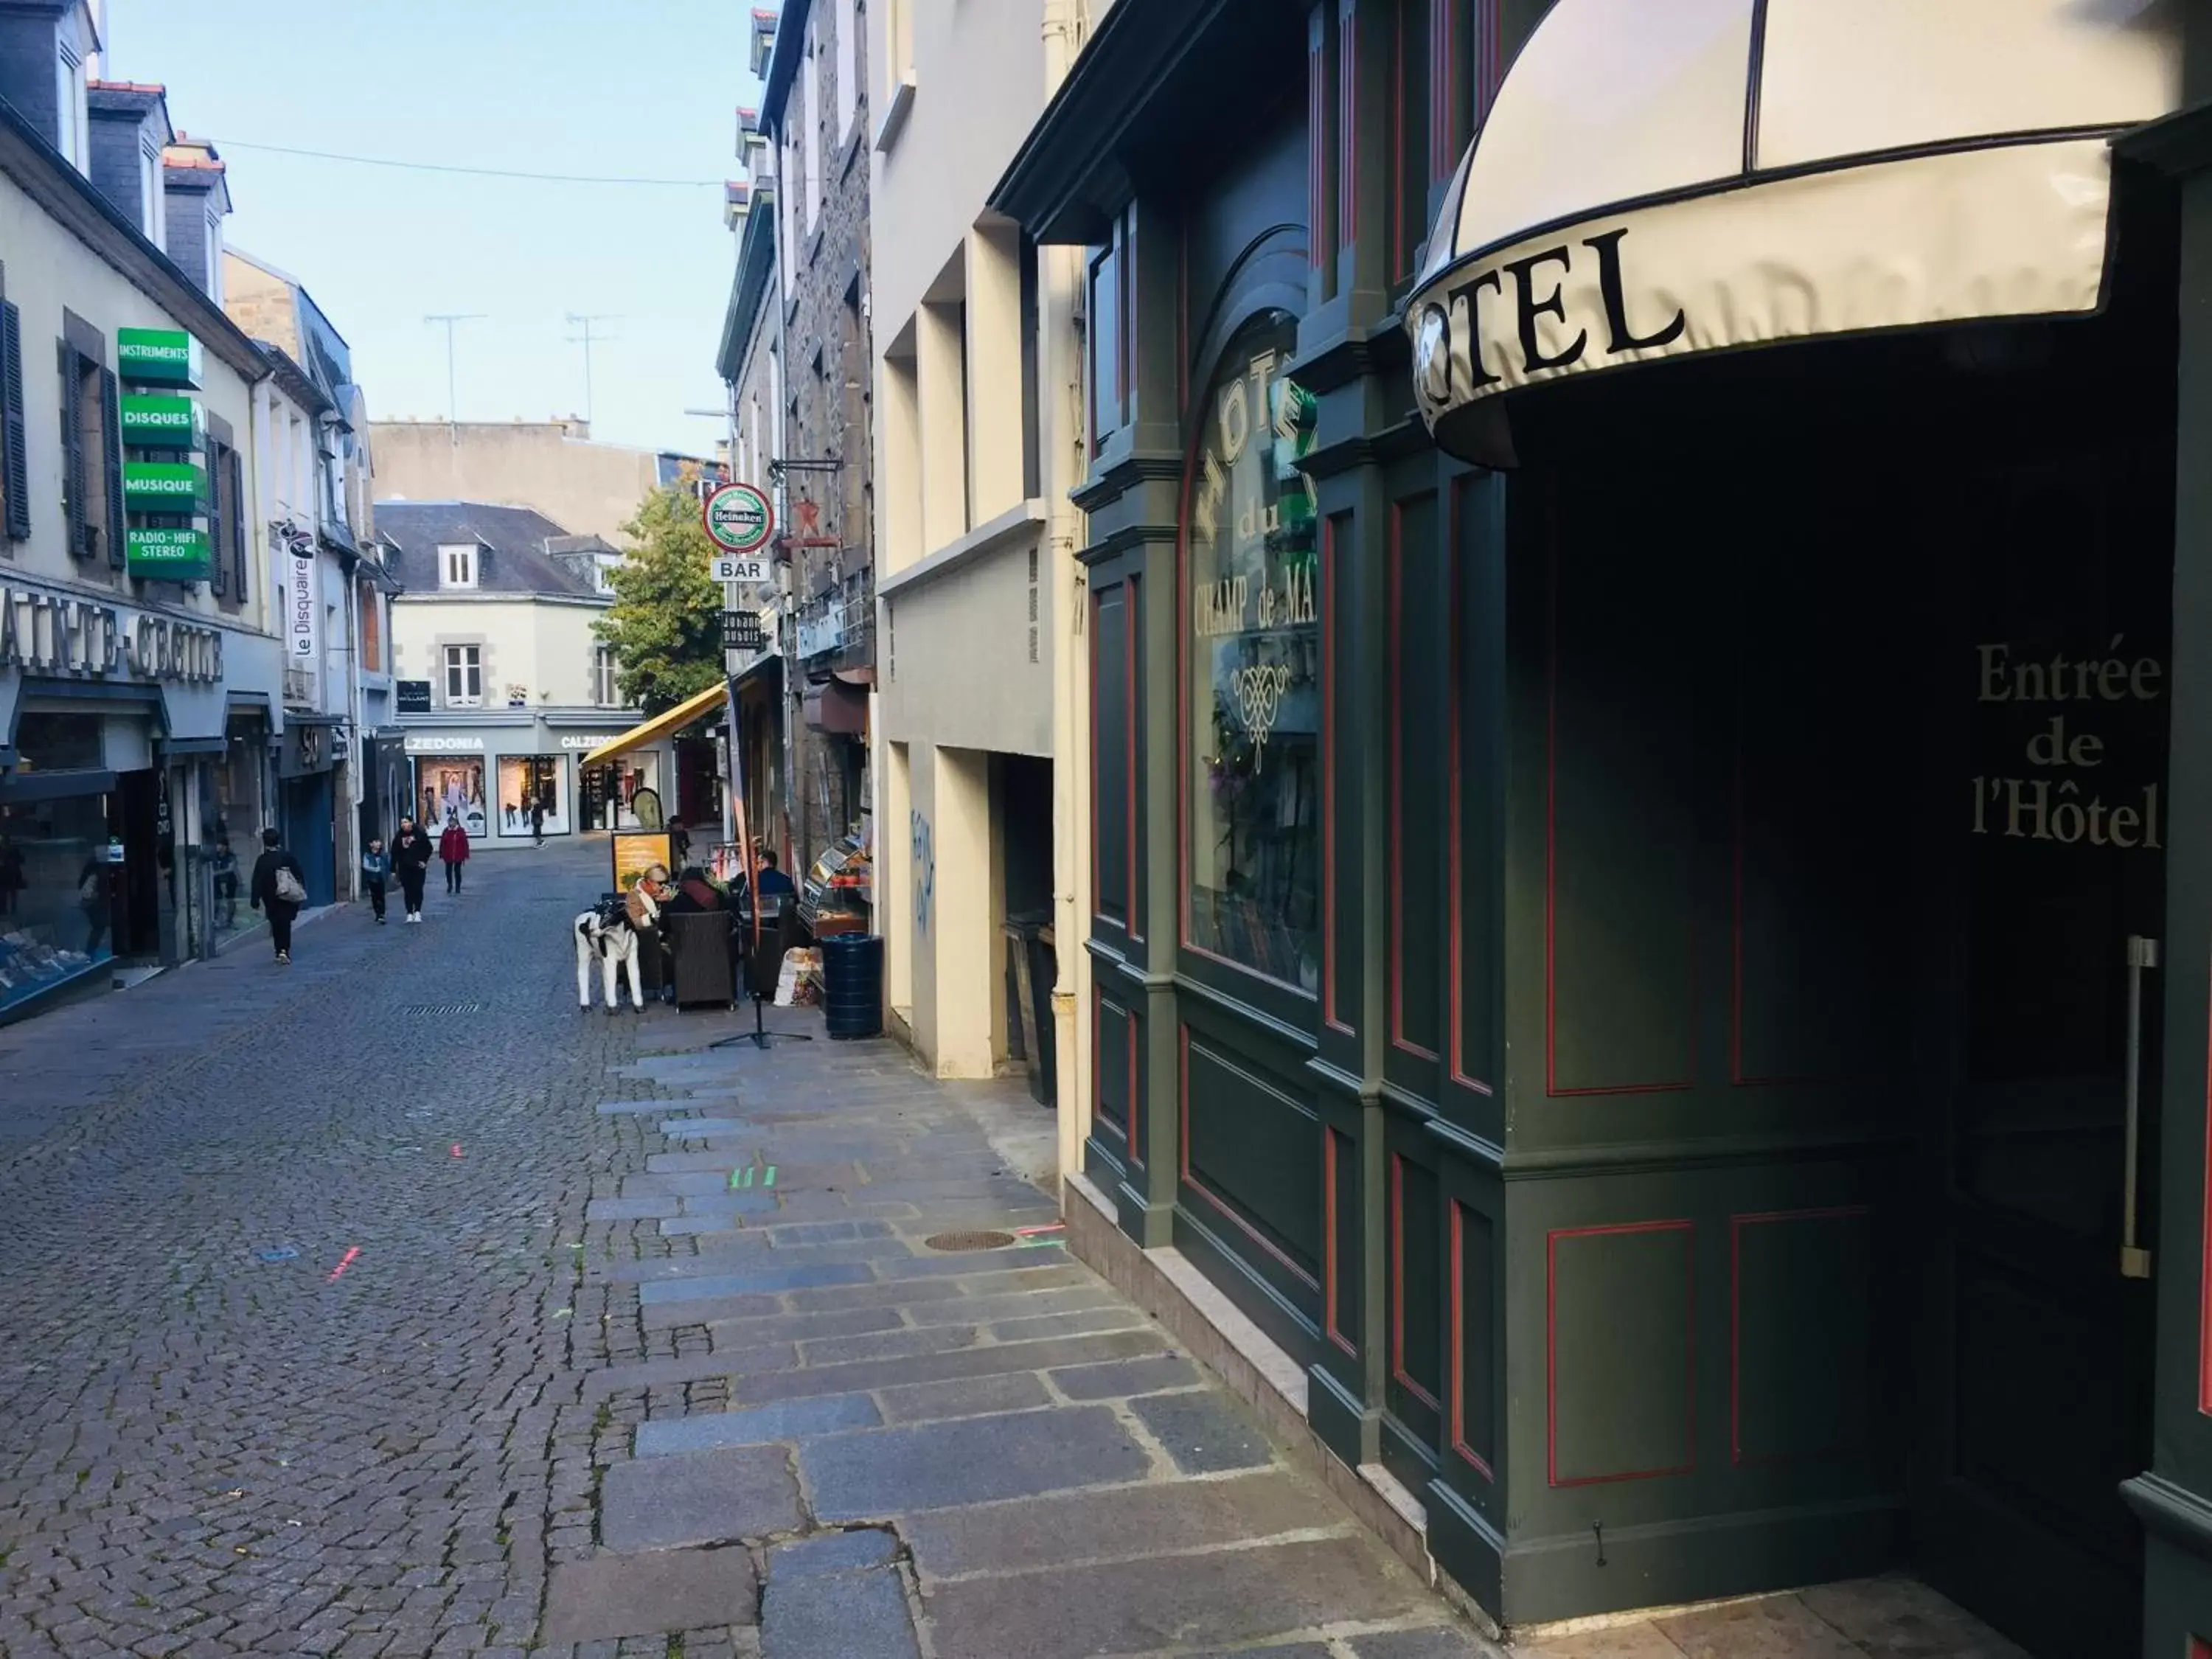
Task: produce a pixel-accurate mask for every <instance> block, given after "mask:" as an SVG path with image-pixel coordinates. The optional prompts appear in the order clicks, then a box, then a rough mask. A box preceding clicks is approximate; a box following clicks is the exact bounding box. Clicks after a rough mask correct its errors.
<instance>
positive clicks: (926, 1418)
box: [876, 1371, 1053, 1423]
mask: <svg viewBox="0 0 2212 1659" xmlns="http://www.w3.org/2000/svg"><path fill="white" fill-rule="evenodd" d="M876 1403H877V1405H878V1407H880V1408H881V1410H882V1412H883V1414H884V1420H885V1421H886V1422H890V1423H927V1422H933V1421H935V1420H936V1419H939V1418H946V1417H987V1416H989V1415H990V1414H991V1413H994V1412H1018V1411H1027V1410H1029V1409H1030V1407H1036V1406H1048V1405H1051V1404H1052V1403H1053V1398H1052V1395H1050V1394H1049V1393H1048V1392H1047V1391H1046V1389H1045V1386H1044V1382H1043V1379H1042V1378H1041V1377H1039V1376H1036V1373H1034V1372H1031V1371H1009V1372H1007V1373H1006V1374H1005V1375H1004V1376H973V1377H962V1378H959V1379H958V1380H957V1381H955V1382H951V1383H908V1384H905V1385H904V1386H902V1387H900V1388H893V1389H878V1390H877V1391H876Z"/></svg>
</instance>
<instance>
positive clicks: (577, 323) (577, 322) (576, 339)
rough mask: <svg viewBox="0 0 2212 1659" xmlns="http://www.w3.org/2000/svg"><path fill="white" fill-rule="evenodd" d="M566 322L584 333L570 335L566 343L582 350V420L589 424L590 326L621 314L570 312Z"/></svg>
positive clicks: (590, 402) (590, 411)
mask: <svg viewBox="0 0 2212 1659" xmlns="http://www.w3.org/2000/svg"><path fill="white" fill-rule="evenodd" d="M621 315H622V313H620V312H618V311H594V312H590V313H580V312H574V311H572V312H570V313H568V322H569V324H570V325H572V326H574V327H579V328H581V329H582V330H583V332H582V333H581V334H580V335H578V334H571V335H570V336H569V337H568V343H569V344H570V345H581V346H582V347H583V348H584V419H585V420H586V422H589V421H590V420H591V418H592V324H593V323H611V322H613V321H614V320H615V319H617V318H618V317H620V316H621ZM609 338H611V336H609V335H605V334H602V335H599V339H600V340H601V341H605V340H607V339H609Z"/></svg>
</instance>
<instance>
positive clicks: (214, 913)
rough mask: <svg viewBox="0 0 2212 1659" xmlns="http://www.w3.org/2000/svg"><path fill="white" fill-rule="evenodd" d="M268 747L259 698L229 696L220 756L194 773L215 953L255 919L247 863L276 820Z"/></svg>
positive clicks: (250, 866)
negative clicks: (198, 800) (199, 790)
mask: <svg viewBox="0 0 2212 1659" xmlns="http://www.w3.org/2000/svg"><path fill="white" fill-rule="evenodd" d="M271 748H272V742H271V739H270V717H269V707H268V703H267V702H266V700H265V697H264V699H262V700H256V699H254V698H252V697H250V696H241V695H240V694H236V693H234V694H233V695H232V696H231V698H230V700H229V705H228V711H227V718H226V720H225V725H224V732H223V742H222V752H221V753H220V754H217V755H211V756H210V757H208V761H207V763H206V765H205V766H204V767H203V768H202V769H201V770H200V787H201V797H200V826H201V831H200V835H201V841H200V844H201V846H202V847H203V848H204V849H205V851H204V862H205V864H206V866H207V886H206V903H207V905H208V917H209V923H208V927H209V932H210V934H211V936H212V939H213V943H214V945H215V946H216V949H218V950H220V949H221V948H222V946H223V945H225V944H227V943H228V942H229V940H230V939H233V938H234V937H235V936H236V935H237V934H238V933H240V932H243V931H245V930H246V929H249V928H252V927H257V926H258V925H259V924H260V921H261V918H260V916H259V915H258V913H257V912H255V911H254V910H253V909H252V907H251V906H250V904H249V903H248V902H247V901H248V900H249V899H250V898H251V897H252V894H251V893H249V892H248V891H247V886H248V884H249V880H250V878H251V877H252V873H253V861H254V860H255V859H257V858H258V857H259V856H260V855H261V831H262V830H263V829H264V828H265V827H267V826H269V825H270V824H274V823H276V815H275V813H274V812H273V811H271V806H272V804H273V802H274V801H275V799H276V794H275V792H274V787H273V783H272V781H271V778H270V771H271V764H270V763H271V755H270V750H271Z"/></svg>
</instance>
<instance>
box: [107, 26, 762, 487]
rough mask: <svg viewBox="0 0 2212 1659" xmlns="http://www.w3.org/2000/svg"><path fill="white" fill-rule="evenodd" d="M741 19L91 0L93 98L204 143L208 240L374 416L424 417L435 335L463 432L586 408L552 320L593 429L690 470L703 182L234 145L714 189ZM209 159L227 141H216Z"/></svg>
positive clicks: (724, 280) (704, 352)
mask: <svg viewBox="0 0 2212 1659" xmlns="http://www.w3.org/2000/svg"><path fill="white" fill-rule="evenodd" d="M748 26H749V25H748V11H747V8H746V6H745V5H744V4H743V3H739V0H720V3H715V0H617V3H607V0H599V3H596V4H586V3H583V0H354V3H351V4H334V3H328V0H325V3H319V4H310V5H301V4H300V3H299V0H203V3H200V4H197V5H185V4H179V3H178V0H109V6H108V39H109V42H110V52H109V54H108V58H107V62H106V69H105V72H106V75H107V76H108V77H109V78H110V79H115V80H134V81H158V82H162V83H163V84H164V85H166V86H167V88H168V94H169V97H168V101H169V116H170V118H171V120H173V122H175V124H176V125H178V126H179V127H180V128H182V129H184V130H185V131H187V132H190V133H192V134H194V135H195V136H204V137H211V138H213V139H214V140H216V143H217V145H218V147H219V148H221V149H222V155H223V159H224V160H225V161H226V162H227V163H228V166H229V179H230V188H231V196H232V199H233V201H234V204H235V207H236V211H235V212H234V213H233V214H232V216H231V217H230V218H229V220H228V222H226V225H225V234H226V236H227V237H228V240H230V241H231V242H232V243H233V244H234V246H238V247H240V248H243V249H245V250H246V251H248V252H252V253H254V254H255V255H257V256H258V257H259V258H263V259H265V260H267V261H268V262H269V263H270V264H274V265H276V266H277V267H279V268H280V269H282V270H285V271H287V272H289V274H290V275H291V276H295V277H297V278H298V279H299V280H300V281H301V282H302V283H305V284H306V285H307V290H308V292H309V293H311V294H313V295H314V297H315V300H316V302H317V303H318V304H319V305H320V306H321V307H322V308H323V309H324V311H325V313H328V314H329V316H330V319H331V321H332V322H333V323H334V324H335V325H337V330H338V331H339V332H340V333H341V334H343V335H344V336H345V337H346V340H347V343H349V345H351V346H352V348H353V360H354V370H355V373H356V375H357V376H358V377H359V378H360V380H361V383H362V386H364V388H366V390H367V392H368V400H369V409H370V411H371V413H372V414H373V415H374V416H375V417H376V418H378V419H390V418H398V417H404V416H409V415H416V416H424V417H426V418H435V417H441V416H443V415H444V414H445V413H446V412H447V397H446V337H445V330H444V329H443V328H442V327H432V326H430V325H426V324H425V323H424V322H423V321H422V318H423V315H424V314H425V313H432V312H483V313H488V314H487V315H486V316H485V317H484V318H483V320H481V321H477V322H466V323H462V324H459V325H458V327H457V332H456V341H457V347H456V361H457V362H458V370H457V378H458V380H459V404H460V414H461V417H462V418H463V419H464V420H506V419H507V418H509V417H511V416H518V415H519V416H523V417H525V418H526V419H533V420H543V419H544V418H545V417H547V416H552V415H567V414H570V413H574V414H582V413H583V412H584V361H583V351H582V348H581V347H580V346H575V345H571V344H569V343H568V337H569V336H570V335H572V334H574V333H576V332H578V331H577V330H575V329H574V328H572V327H570V326H569V325H568V324H566V323H565V322H564V321H563V320H562V319H563V316H564V314H565V313H569V312H579V313H585V312H614V313H621V314H620V315H619V316H617V317H616V318H614V319H611V320H609V321H606V322H605V323H600V324H595V325H593V331H594V333H598V332H599V331H602V330H604V331H605V332H606V333H607V334H608V335H609V336H611V338H610V339H608V340H607V341H605V343H600V344H597V345H595V346H594V347H593V350H592V387H593V394H594V395H593V414H594V416H595V418H594V422H593V433H594V435H595V436H598V437H600V438H604V439H606V440H608V441H611V442H617V443H628V444H637V445H641V446H645V447H653V448H680V449H684V450H688V451H690V452H692V453H700V454H708V453H713V452H712V446H713V443H714V440H715V439H716V438H717V437H719V436H720V435H722V433H723V428H722V426H721V424H720V422H715V421H709V420H701V419H696V418H692V417H687V416H685V415H684V413H683V411H684V409H685V408H687V407H693V408H712V407H715V406H717V405H719V404H720V402H721V396H722V394H721V387H720V381H719V380H718V378H717V376H716V374H715V369H714V350H715V347H716V344H717V343H718V342H719V340H720V335H721V323H722V310H723V306H724V304H725V302H726V300H727V298H728V295H729V286H730V276H731V273H732V269H733V267H734V264H735V263H736V246H735V243H734V242H733V240H732V237H731V235H730V234H729V232H728V231H726V229H724V228H723V225H722V196H721V191H720V185H719V184H714V185H708V186H702V187H695V188H688V189H670V188H637V187H624V186H616V185H568V184H544V183H538V182H534V181H524V180H519V179H485V178H473V177H465V176H458V175H447V174H439V173H416V172H404V171H400V170H398V169H395V168H389V167H360V166H354V165H350V164H349V163H345V162H340V161H311V160H306V159H301V158H299V157H295V156H289V155H270V154H267V153H265V152H264V151H262V150H258V149H247V148H246V147H245V146H246V145H247V144H250V143H251V144H270V145H282V146H286V147H289V148H293V149H313V150H328V151H337V152H340V153H343V154H345V155H371V156H380V157H386V158H390V159H392V160H398V161H427V162H438V163H444V164H447V165H465V166H471V167H504V168H511V169H514V170H517V171H522V172H535V173H580V174H589V175H594V176H604V175H609V174H616V175H625V176H645V177H652V178H655V179H704V180H715V181H719V180H720V179H726V178H731V177H734V176H738V161H737V157H736V155H735V148H736V143H737V119H736V113H735V112H736V108H737V106H738V105H739V104H751V103H755V102H757V94H758V86H757V82H754V81H753V80H752V79H751V77H750V75H749V74H748V73H747V70H748V69H749V64H748V52H747V30H748ZM225 140H230V141H233V143H229V144H225V143H224V141H225Z"/></svg>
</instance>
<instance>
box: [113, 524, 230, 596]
mask: <svg viewBox="0 0 2212 1659" xmlns="http://www.w3.org/2000/svg"><path fill="white" fill-rule="evenodd" d="M123 555H124V566H125V570H126V571H127V572H128V573H129V574H131V575H133V576H136V577H137V578H138V579H139V580H141V581H151V582H204V581H205V580H208V579H209V578H210V576H212V575H214V574H215V552H214V549H213V548H212V547H211V546H210V544H209V541H208V533H207V532H206V531H204V530H147V529H143V528H141V527H138V526H132V528H131V531H130V532H128V534H127V535H126V536H125V540H124V544H123Z"/></svg>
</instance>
